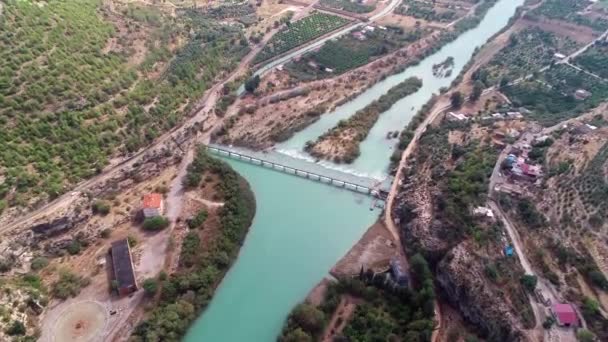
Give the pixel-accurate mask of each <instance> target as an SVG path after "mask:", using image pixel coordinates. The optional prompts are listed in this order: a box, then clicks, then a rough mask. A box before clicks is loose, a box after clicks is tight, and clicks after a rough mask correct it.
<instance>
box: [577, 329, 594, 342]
mask: <svg viewBox="0 0 608 342" xmlns="http://www.w3.org/2000/svg"><path fill="white" fill-rule="evenodd" d="M576 337H577V338H578V340H579V342H593V341H595V334H594V333H592V332H591V331H589V330H587V329H579V330H578V331H577V332H576Z"/></svg>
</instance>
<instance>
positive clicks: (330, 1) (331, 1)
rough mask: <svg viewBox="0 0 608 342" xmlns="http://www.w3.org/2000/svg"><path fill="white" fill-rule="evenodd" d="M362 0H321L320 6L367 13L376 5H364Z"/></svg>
mask: <svg viewBox="0 0 608 342" xmlns="http://www.w3.org/2000/svg"><path fill="white" fill-rule="evenodd" d="M362 2H363V1H360V0H356V1H351V0H321V1H320V2H319V3H320V4H321V6H325V7H330V8H335V9H339V10H342V11H347V12H352V13H369V12H372V11H373V10H375V9H376V5H364V4H363V3H362Z"/></svg>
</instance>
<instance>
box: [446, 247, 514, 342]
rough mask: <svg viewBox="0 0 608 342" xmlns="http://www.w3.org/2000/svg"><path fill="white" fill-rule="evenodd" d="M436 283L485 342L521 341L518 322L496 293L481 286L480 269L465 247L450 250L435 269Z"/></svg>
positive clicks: (482, 277) (481, 270) (486, 286)
mask: <svg viewBox="0 0 608 342" xmlns="http://www.w3.org/2000/svg"><path fill="white" fill-rule="evenodd" d="M436 280H437V282H438V283H439V286H440V287H441V289H442V291H443V292H444V293H445V297H447V299H448V301H449V302H450V304H451V305H453V306H454V307H456V308H458V310H459V311H460V312H461V313H462V315H463V317H464V318H465V319H466V320H467V321H469V322H470V323H472V324H474V325H475V326H477V327H478V328H479V329H480V332H481V333H483V334H484V335H485V336H487V340H488V341H501V342H502V341H522V340H524V335H523V333H522V332H521V330H520V324H519V322H518V319H517V318H516V317H514V316H513V314H512V313H511V312H510V311H509V307H508V305H507V304H506V303H505V302H504V301H502V300H501V296H500V294H499V293H498V291H496V290H494V289H492V288H490V287H489V286H488V284H487V283H486V282H484V275H483V269H482V268H481V265H480V263H479V262H477V261H476V260H474V256H472V255H471V254H470V253H469V252H468V251H467V247H466V246H465V244H459V245H458V246H456V247H454V248H453V249H452V250H451V251H450V252H449V253H448V254H447V255H446V256H445V257H444V258H443V260H441V262H440V263H439V264H438V266H437V274H436Z"/></svg>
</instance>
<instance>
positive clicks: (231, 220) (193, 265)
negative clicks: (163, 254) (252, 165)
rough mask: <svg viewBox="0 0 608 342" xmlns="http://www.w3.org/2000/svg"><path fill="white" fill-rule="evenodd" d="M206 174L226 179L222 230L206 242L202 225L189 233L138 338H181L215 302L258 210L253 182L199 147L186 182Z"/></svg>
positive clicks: (195, 183) (191, 183)
mask: <svg viewBox="0 0 608 342" xmlns="http://www.w3.org/2000/svg"><path fill="white" fill-rule="evenodd" d="M204 174H214V175H215V176H217V177H219V179H220V183H219V187H218V188H219V191H220V193H221V196H222V197H223V199H224V205H223V206H222V208H221V209H220V214H219V215H220V234H219V235H218V236H216V237H214V238H212V239H211V241H209V242H206V243H205V246H204V248H202V247H203V246H202V242H201V240H200V238H199V236H198V232H197V231H195V230H193V231H190V232H189V233H188V234H187V236H186V237H185V238H184V241H183V244H182V247H181V253H180V266H179V268H178V270H177V272H176V273H174V274H172V275H170V276H166V275H164V274H161V276H160V277H159V281H160V289H159V290H158V291H159V292H160V296H159V297H158V298H159V299H158V302H157V303H156V307H155V308H154V309H153V310H152V312H151V313H150V314H149V316H148V318H147V319H146V320H144V321H143V322H142V323H141V324H139V325H138V326H137V327H136V328H135V330H134V332H133V335H132V336H131V340H132V341H179V340H180V339H181V338H182V337H183V336H184V334H185V333H186V331H187V329H188V327H189V326H190V324H191V323H192V322H193V321H194V319H196V317H198V315H199V314H200V312H201V311H202V310H203V309H204V308H205V307H206V306H207V305H208V304H209V302H210V300H211V297H212V295H213V293H214V291H215V289H216V287H217V286H218V285H219V283H220V281H221V279H222V278H223V276H224V274H225V273H226V272H227V271H228V269H229V268H230V266H231V264H232V263H233V262H234V260H235V259H236V257H237V255H238V252H239V249H240V246H241V244H242V243H243V241H244V240H245V236H246V235H247V231H248V229H249V226H250V225H251V222H252V220H253V216H254V213H255V198H254V195H253V193H252V191H251V189H250V188H249V185H248V184H247V183H246V181H245V180H244V179H243V178H241V177H240V176H239V175H238V174H237V173H236V171H234V170H233V169H232V168H231V167H230V166H229V165H228V164H226V163H225V162H223V161H221V160H219V159H216V158H212V157H210V156H209V155H208V154H207V152H206V150H205V148H204V147H199V148H198V150H197V154H196V157H195V159H194V161H193V162H192V164H190V165H189V166H188V173H187V175H186V177H185V179H184V180H183V181H184V185H186V187H187V188H189V189H194V188H197V187H198V186H199V184H200V183H201V181H203V180H204V177H203V175H204ZM197 216H198V215H197Z"/></svg>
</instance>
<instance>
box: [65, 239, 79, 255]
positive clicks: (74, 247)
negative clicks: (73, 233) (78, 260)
mask: <svg viewBox="0 0 608 342" xmlns="http://www.w3.org/2000/svg"><path fill="white" fill-rule="evenodd" d="M80 249H81V245H80V241H78V240H72V242H71V243H70V244H69V245H68V248H67V251H68V253H70V255H76V254H78V253H80Z"/></svg>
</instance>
